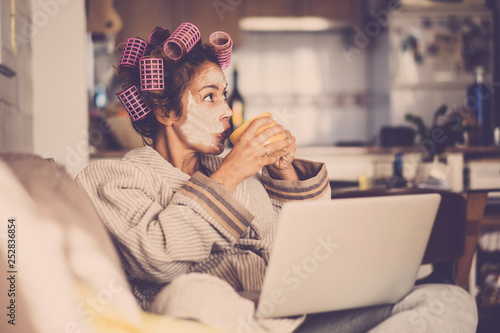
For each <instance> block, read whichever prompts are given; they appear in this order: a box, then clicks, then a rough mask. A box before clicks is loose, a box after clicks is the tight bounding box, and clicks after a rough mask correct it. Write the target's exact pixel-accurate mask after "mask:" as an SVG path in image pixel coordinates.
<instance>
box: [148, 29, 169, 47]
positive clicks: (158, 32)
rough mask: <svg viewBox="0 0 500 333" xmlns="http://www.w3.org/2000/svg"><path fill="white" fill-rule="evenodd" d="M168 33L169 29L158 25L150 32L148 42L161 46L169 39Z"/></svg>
mask: <svg viewBox="0 0 500 333" xmlns="http://www.w3.org/2000/svg"><path fill="white" fill-rule="evenodd" d="M167 35H168V33H167V30H165V29H164V28H162V27H158V28H156V29H154V30H153V31H151V33H150V34H149V38H148V43H149V44H151V45H152V46H154V47H157V46H160V45H161V44H163V43H165V41H166V40H167Z"/></svg>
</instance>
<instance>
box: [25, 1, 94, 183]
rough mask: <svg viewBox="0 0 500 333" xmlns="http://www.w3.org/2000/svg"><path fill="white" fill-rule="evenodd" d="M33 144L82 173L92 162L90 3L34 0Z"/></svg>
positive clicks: (37, 149) (45, 155) (44, 152)
mask: <svg viewBox="0 0 500 333" xmlns="http://www.w3.org/2000/svg"><path fill="white" fill-rule="evenodd" d="M32 18H33V30H32V40H33V115H34V116H33V142H34V144H33V146H34V152H35V153H36V154H40V155H42V156H44V157H52V158H54V159H55V160H56V161H57V162H58V163H61V164H63V165H65V166H66V168H67V169H68V172H69V173H70V174H72V175H76V174H77V173H78V172H79V171H80V170H81V169H83V168H84V167H85V166H86V165H87V164H88V160H89V152H88V101H87V92H86V89H87V86H86V52H87V49H86V22H85V3H84V0H32Z"/></svg>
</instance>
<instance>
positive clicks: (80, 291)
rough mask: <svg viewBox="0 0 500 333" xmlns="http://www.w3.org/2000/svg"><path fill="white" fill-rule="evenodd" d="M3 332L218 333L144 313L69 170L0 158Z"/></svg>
mask: <svg viewBox="0 0 500 333" xmlns="http://www.w3.org/2000/svg"><path fill="white" fill-rule="evenodd" d="M0 221H1V223H0V228H1V229H0V253H1V259H0V266H1V270H2V272H3V276H2V278H1V279H0V290H1V292H0V304H2V309H3V310H2V316H1V317H2V320H1V321H0V332H22V333H27V332H65V333H66V332H72V333H73V332H214V330H213V329H212V328H210V327H209V326H208V325H204V324H201V323H199V322H197V321H194V320H188V319H178V318H171V317H167V316H160V315H154V314H150V313H146V312H144V311H143V310H142V309H141V308H140V307H139V306H138V305H137V303H136V300H135V297H134V295H133V294H132V292H131V290H130V288H129V285H128V282H127V280H126V277H125V275H124V272H123V270H122V267H121V262H120V259H119V256H118V254H117V252H116V250H115V247H114V245H113V243H112V240H111V238H110V237H109V235H108V233H107V231H106V229H105V228H104V226H103V224H102V223H101V221H100V219H99V217H98V215H97V213H96V211H95V210H94V208H93V206H92V203H91V202H90V200H89V199H88V198H87V196H86V195H85V193H84V192H83V191H82V190H81V189H80V188H79V187H78V185H77V184H76V183H75V182H74V180H73V179H72V177H71V176H70V175H69V174H68V173H67V172H66V171H65V169H64V167H62V166H61V165H58V164H57V163H55V162H54V161H53V160H51V159H44V158H42V157H40V156H36V155H33V154H23V153H4V154H0Z"/></svg>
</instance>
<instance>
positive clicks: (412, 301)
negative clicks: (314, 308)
mask: <svg viewBox="0 0 500 333" xmlns="http://www.w3.org/2000/svg"><path fill="white" fill-rule="evenodd" d="M476 327H477V307H476V304H475V302H474V299H473V298H472V297H471V296H470V295H469V294H468V293H467V292H466V291H465V290H463V289H462V288H460V287H456V286H452V285H445V284H427V285H419V286H416V287H415V288H414V289H413V290H412V291H411V292H410V293H409V294H408V295H406V296H405V297H404V298H403V299H402V300H400V301H399V302H398V303H396V304H394V305H382V306H375V307H369V308H362V309H353V310H345V311H336V312H328V313H321V314H313V315H309V316H308V317H307V318H306V321H305V322H304V323H303V324H302V325H301V326H300V327H299V328H298V329H297V330H296V331H295V333H303V332H307V333H320V332H325V333H326V332H329V333H331V332H345V333H356V332H373V333H392V332H398V333H405V332H408V333H410V332H412V333H413V332H422V333H424V332H425V333H434V332H435V333H447V332H450V333H452V332H453V333H459V332H463V333H465V332H471V333H472V332H476Z"/></svg>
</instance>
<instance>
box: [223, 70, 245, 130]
mask: <svg viewBox="0 0 500 333" xmlns="http://www.w3.org/2000/svg"><path fill="white" fill-rule="evenodd" d="M233 85H234V89H233V91H232V92H231V95H229V98H228V100H227V104H228V105H229V107H230V108H231V110H233V116H232V117H231V119H230V120H229V124H230V125H231V132H232V131H234V130H235V129H237V128H238V127H240V125H241V124H243V121H244V117H245V102H244V100H243V96H241V94H240V91H239V90H238V69H237V68H236V67H235V68H234V71H233Z"/></svg>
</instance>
